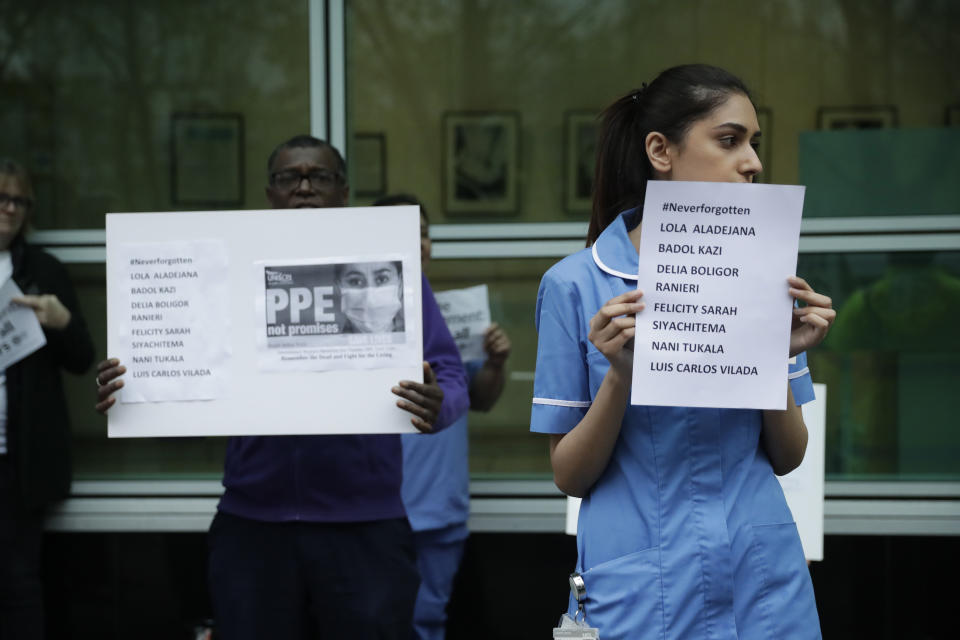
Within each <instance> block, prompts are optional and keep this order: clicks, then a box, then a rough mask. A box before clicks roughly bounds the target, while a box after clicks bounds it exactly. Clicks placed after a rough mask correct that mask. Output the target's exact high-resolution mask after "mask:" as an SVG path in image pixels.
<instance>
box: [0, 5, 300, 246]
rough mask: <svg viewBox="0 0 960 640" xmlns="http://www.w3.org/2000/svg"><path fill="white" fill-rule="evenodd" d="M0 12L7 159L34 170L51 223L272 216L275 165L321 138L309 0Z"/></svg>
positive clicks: (45, 224)
mask: <svg viewBox="0 0 960 640" xmlns="http://www.w3.org/2000/svg"><path fill="white" fill-rule="evenodd" d="M0 7H2V11H0V12H2V15H3V20H2V21H0V130H2V131H3V135H2V136H0V156H10V157H14V158H19V159H20V160H21V161H22V162H23V163H25V164H26V165H27V167H28V169H29V170H30V171H31V172H32V173H33V175H34V179H35V190H36V192H37V193H36V195H37V203H38V206H37V207H36V210H35V217H34V220H33V224H34V225H35V226H36V227H38V228H41V229H55V228H68V229H76V228H94V229H96V228H103V226H104V218H103V215H104V213H105V212H108V211H170V210H202V209H218V208H220V209H222V208H234V209H236V208H263V207H264V206H266V202H265V199H264V195H263V186H264V183H265V179H266V159H267V156H268V155H269V153H270V151H271V150H272V149H273V147H274V146H275V145H276V144H278V143H279V142H281V141H282V140H285V139H287V138H289V137H290V136H291V135H293V134H296V133H305V132H308V131H309V114H310V90H309V86H310V82H309V59H308V53H309V39H308V38H309V35H308V20H307V13H308V12H307V2H306V0H301V1H300V2H284V3H275V2H269V1H268V0H250V1H246V2H242V3H237V2H232V1H228V0H210V1H205V2H195V1H193V0H163V1H160V0H147V1H140V2H120V3H118V2H112V1H107V0H46V1H44V2H2V3H0ZM175 176H177V177H178V179H176V180H175ZM227 204H229V206H228V207H227V206H225V205H227Z"/></svg>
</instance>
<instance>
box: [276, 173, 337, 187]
mask: <svg viewBox="0 0 960 640" xmlns="http://www.w3.org/2000/svg"><path fill="white" fill-rule="evenodd" d="M304 178H306V179H307V180H308V181H309V182H310V186H311V187H312V188H314V189H316V190H317V191H323V190H325V189H329V188H330V187H332V186H334V185H336V184H340V183H342V182H343V174H342V173H340V172H339V171H328V170H326V169H317V170H316V171H310V172H309V173H300V172H299V171H297V170H296V169H287V170H285V171H277V172H276V173H274V174H273V175H271V176H270V181H271V182H272V183H273V186H275V187H277V188H278V189H283V190H284V191H292V190H294V189H296V188H297V187H299V186H300V183H301V182H303V179H304Z"/></svg>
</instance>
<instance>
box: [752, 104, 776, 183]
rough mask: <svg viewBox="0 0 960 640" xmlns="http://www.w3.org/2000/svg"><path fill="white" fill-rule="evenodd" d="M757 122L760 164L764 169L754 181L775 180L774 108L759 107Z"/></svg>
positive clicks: (767, 181)
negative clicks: (758, 126) (758, 127)
mask: <svg viewBox="0 0 960 640" xmlns="http://www.w3.org/2000/svg"><path fill="white" fill-rule="evenodd" d="M757 123H758V124H759V125H760V133H761V135H760V149H759V155H760V164H762V165H763V171H761V172H760V175H758V176H757V177H756V179H755V180H754V182H766V183H771V182H773V109H771V108H770V107H757Z"/></svg>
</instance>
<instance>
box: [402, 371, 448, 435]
mask: <svg viewBox="0 0 960 640" xmlns="http://www.w3.org/2000/svg"><path fill="white" fill-rule="evenodd" d="M391 391H393V393H394V394H396V395H398V396H400V397H401V398H403V399H402V400H397V406H398V407H400V408H401V409H403V410H404V411H409V412H410V413H412V414H413V417H412V418H411V419H410V422H411V423H412V424H413V426H415V427H416V428H417V429H419V430H420V431H422V432H423V433H430V432H432V431H433V425H434V424H435V423H436V421H437V416H438V415H440V405H441V404H443V389H441V388H440V385H438V384H437V376H436V374H434V373H433V369H431V368H430V364H429V363H428V362H424V363H423V383H420V382H414V381H412V380H401V381H400V382H399V383H398V386H396V387H393V389H391Z"/></svg>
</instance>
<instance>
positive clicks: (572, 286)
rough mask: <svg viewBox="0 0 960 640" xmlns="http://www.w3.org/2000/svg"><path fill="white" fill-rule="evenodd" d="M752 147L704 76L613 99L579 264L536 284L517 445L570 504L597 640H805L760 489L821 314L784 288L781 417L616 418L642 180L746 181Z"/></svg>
mask: <svg viewBox="0 0 960 640" xmlns="http://www.w3.org/2000/svg"><path fill="white" fill-rule="evenodd" d="M759 135H760V132H759V126H758V124H757V117H756V111H755V109H754V106H753V104H752V102H751V101H750V98H749V93H748V91H747V88H746V87H745V86H744V85H743V83H742V82H741V81H740V80H739V79H737V78H736V77H734V76H732V75H730V74H729V73H727V72H726V71H723V70H722V69H717V68H715V67H710V66H706V65H686V66H682V67H674V68H672V69H668V70H667V71H664V72H663V73H661V74H660V75H659V76H658V77H657V79H656V80H654V81H653V82H652V83H651V84H650V85H649V86H644V88H643V89H641V90H639V91H635V92H632V93H630V94H628V95H626V96H624V97H623V98H621V99H619V100H618V101H616V102H615V103H614V104H613V105H611V106H610V107H609V108H608V109H607V110H606V111H605V112H604V114H603V122H602V126H601V133H600V140H599V144H598V149H597V173H596V177H597V179H596V187H595V195H594V204H593V216H592V219H591V222H590V230H589V234H588V238H587V244H588V248H587V249H584V250H582V251H580V252H578V253H576V254H574V255H572V256H569V257H568V258H566V259H564V260H562V261H561V262H559V263H558V264H556V265H554V266H553V267H552V268H551V269H550V270H549V271H548V272H547V273H546V274H545V275H544V277H543V281H542V282H541V285H540V291H539V294H538V298H537V328H538V331H539V334H540V340H539V347H538V354H537V370H536V380H535V383H534V396H535V397H534V400H533V402H534V405H533V413H532V426H531V429H532V430H533V431H538V432H543V433H549V434H551V436H550V458H551V462H552V465H553V471H554V479H555V481H556V483H557V486H558V487H560V489H561V490H563V491H564V492H565V493H567V494H569V495H573V496H581V497H583V503H582V506H581V511H580V520H579V530H578V532H577V545H578V551H579V559H578V566H577V570H578V571H579V572H580V573H581V574H582V576H583V580H584V582H585V585H586V601H585V612H586V617H587V622H588V623H589V624H590V626H595V627H598V628H599V630H600V637H601V638H602V639H603V640H613V639H615V638H629V639H630V640H635V639H637V638H657V639H674V638H676V639H681V638H682V639H684V640H688V639H691V638H696V639H699V638H711V639H713V638H716V639H727V638H730V639H733V638H739V639H740V640H750V639H760V638H762V639H764V640H769V639H771V638H791V639H798V638H819V637H820V626H819V619H818V616H817V609H816V604H815V602H814V595H813V587H812V585H811V582H810V575H809V573H808V571H807V568H806V564H805V562H804V557H803V550H802V548H801V546H800V539H799V536H798V534H797V529H796V525H795V524H794V522H793V517H792V516H791V514H790V511H789V509H788V508H787V505H786V502H785V500H784V497H783V492H782V491H781V489H780V486H779V483H778V482H777V479H776V477H775V475H774V474H784V473H787V472H789V471H790V470H792V469H794V468H795V467H796V466H797V465H799V464H800V462H801V460H802V459H803V455H804V451H805V449H806V443H807V430H806V427H805V426H804V424H803V419H802V415H801V413H800V409H799V407H798V406H797V404H798V403H802V402H806V401H808V400H810V399H811V398H812V388H811V383H810V378H809V373H808V372H807V370H806V366H805V356H804V351H805V350H806V349H808V348H810V347H813V346H815V345H816V344H818V343H819V342H820V341H821V340H823V338H824V336H825V335H826V333H827V330H828V329H829V327H830V324H831V323H832V322H833V319H834V317H835V312H834V311H833V310H832V309H831V303H830V299H829V298H827V297H826V296H823V295H820V294H818V293H816V292H815V291H814V290H813V289H812V288H811V287H810V286H809V285H808V284H807V283H806V282H805V281H803V280H802V279H800V278H796V277H790V278H788V279H787V281H786V282H784V287H785V288H787V289H788V290H789V293H790V295H791V296H793V297H794V298H796V299H797V300H800V301H802V302H803V303H804V306H802V307H798V308H796V309H795V310H794V316H793V327H792V330H791V335H790V356H795V357H796V360H795V361H794V362H795V363H794V364H791V366H790V374H789V376H788V380H784V382H783V383H784V385H786V386H787V397H788V401H787V409H786V410H784V411H759V410H732V409H695V408H684V407H650V406H632V405H630V404H629V402H630V379H631V370H632V341H631V340H632V338H633V336H634V323H635V314H636V313H638V312H640V311H641V310H642V309H643V307H644V303H643V299H642V296H643V293H642V291H641V289H642V288H643V287H644V286H651V284H650V283H644V282H640V283H638V282H637V251H638V249H639V246H640V232H641V228H642V225H641V220H640V218H641V215H642V211H643V198H644V193H645V190H646V184H647V181H648V180H652V179H656V180H697V181H725V182H751V181H752V180H753V177H754V176H755V175H756V174H758V173H759V172H760V170H761V168H762V167H761V165H760V160H759V158H758V156H757V153H756V149H755V145H756V144H757V142H758V138H759ZM638 286H639V287H640V289H638ZM571 606H572V605H571ZM571 613H573V609H571Z"/></svg>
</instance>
